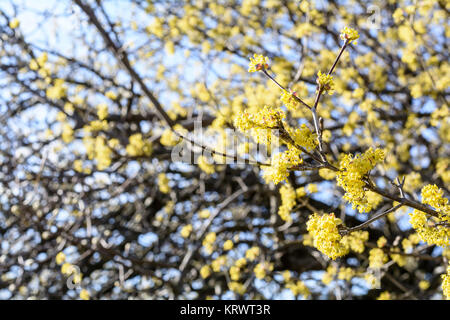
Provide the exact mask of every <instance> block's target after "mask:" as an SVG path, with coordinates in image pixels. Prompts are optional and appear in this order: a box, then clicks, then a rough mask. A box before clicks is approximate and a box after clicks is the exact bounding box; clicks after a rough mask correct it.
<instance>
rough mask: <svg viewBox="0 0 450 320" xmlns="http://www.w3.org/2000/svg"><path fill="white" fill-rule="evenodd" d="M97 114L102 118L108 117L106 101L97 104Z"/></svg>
mask: <svg viewBox="0 0 450 320" xmlns="http://www.w3.org/2000/svg"><path fill="white" fill-rule="evenodd" d="M97 116H98V118H99V119H100V120H105V119H106V118H107V117H108V106H107V105H106V103H100V104H99V105H98V106H97Z"/></svg>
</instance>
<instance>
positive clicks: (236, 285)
mask: <svg viewBox="0 0 450 320" xmlns="http://www.w3.org/2000/svg"><path fill="white" fill-rule="evenodd" d="M228 288H230V290H231V291H233V292H236V293H237V294H240V295H243V294H244V293H245V287H244V285H243V284H242V283H240V282H236V281H230V282H229V283H228Z"/></svg>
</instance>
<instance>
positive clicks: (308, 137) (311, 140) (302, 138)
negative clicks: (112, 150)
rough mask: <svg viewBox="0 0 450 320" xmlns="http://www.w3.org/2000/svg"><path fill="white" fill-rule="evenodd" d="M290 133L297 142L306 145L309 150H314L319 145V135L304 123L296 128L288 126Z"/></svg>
mask: <svg viewBox="0 0 450 320" xmlns="http://www.w3.org/2000/svg"><path fill="white" fill-rule="evenodd" d="M287 130H288V132H289V135H290V136H291V138H292V139H293V140H294V142H295V143H296V144H298V145H299V146H302V147H304V148H305V149H306V150H307V151H311V150H313V149H314V148H315V147H316V146H317V135H316V134H315V133H313V132H312V131H311V130H310V129H309V128H308V127H307V126H306V125H305V124H304V123H303V124H302V125H301V126H300V128H296V129H295V130H293V129H291V128H289V127H287Z"/></svg>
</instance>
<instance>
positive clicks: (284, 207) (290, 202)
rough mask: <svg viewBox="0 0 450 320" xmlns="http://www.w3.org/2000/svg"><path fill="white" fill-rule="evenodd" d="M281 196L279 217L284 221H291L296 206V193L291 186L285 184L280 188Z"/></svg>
mask: <svg viewBox="0 0 450 320" xmlns="http://www.w3.org/2000/svg"><path fill="white" fill-rule="evenodd" d="M280 195H281V206H280V207H279V208H278V215H279V216H280V218H281V219H282V220H283V221H291V220H292V217H291V210H292V208H293V207H294V206H295V199H296V197H297V195H296V192H295V190H294V188H292V186H291V185H290V184H285V185H283V186H281V188H280Z"/></svg>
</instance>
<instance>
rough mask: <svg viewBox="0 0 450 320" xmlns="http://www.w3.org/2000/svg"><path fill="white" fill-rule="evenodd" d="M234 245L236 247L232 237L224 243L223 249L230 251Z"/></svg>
mask: <svg viewBox="0 0 450 320" xmlns="http://www.w3.org/2000/svg"><path fill="white" fill-rule="evenodd" d="M233 247H234V243H233V241H232V240H230V239H228V240H227V241H225V242H224V243H223V250H225V251H229V250H231V249H233Z"/></svg>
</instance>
